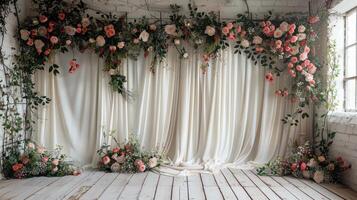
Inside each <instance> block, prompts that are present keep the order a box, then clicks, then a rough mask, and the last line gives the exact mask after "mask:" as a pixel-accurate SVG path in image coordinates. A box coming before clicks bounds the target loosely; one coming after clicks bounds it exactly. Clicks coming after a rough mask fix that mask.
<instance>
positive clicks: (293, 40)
mask: <svg viewBox="0 0 357 200" xmlns="http://www.w3.org/2000/svg"><path fill="white" fill-rule="evenodd" d="M297 40H298V37H297V36H295V35H294V36H292V37H291V38H290V42H291V43H295V42H296V41H297Z"/></svg>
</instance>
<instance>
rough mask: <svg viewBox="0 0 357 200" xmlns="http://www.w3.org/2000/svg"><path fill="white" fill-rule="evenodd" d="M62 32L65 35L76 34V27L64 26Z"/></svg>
mask: <svg viewBox="0 0 357 200" xmlns="http://www.w3.org/2000/svg"><path fill="white" fill-rule="evenodd" d="M64 32H65V33H67V35H71V36H73V35H75V34H76V28H74V27H73V26H65V27H64Z"/></svg>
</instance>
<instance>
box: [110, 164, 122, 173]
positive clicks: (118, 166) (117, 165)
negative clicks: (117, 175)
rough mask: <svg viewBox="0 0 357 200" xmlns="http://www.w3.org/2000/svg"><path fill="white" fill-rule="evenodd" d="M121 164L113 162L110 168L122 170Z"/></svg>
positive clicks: (113, 170) (114, 170) (117, 170)
mask: <svg viewBox="0 0 357 200" xmlns="http://www.w3.org/2000/svg"><path fill="white" fill-rule="evenodd" d="M120 169H121V166H120V164H119V163H117V162H116V163H113V164H112V166H110V170H111V171H112V172H120Z"/></svg>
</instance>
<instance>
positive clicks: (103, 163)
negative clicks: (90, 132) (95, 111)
mask: <svg viewBox="0 0 357 200" xmlns="http://www.w3.org/2000/svg"><path fill="white" fill-rule="evenodd" d="M113 139H114V141H115V142H116V144H117V146H116V147H114V148H112V147H111V146H110V145H107V144H104V145H102V147H101V148H100V149H99V150H98V151H97V153H98V155H99V156H100V158H101V159H100V161H99V162H98V168H99V169H100V170H103V171H107V172H121V173H137V172H144V171H147V170H151V169H153V168H155V167H158V166H160V164H161V163H162V156H161V155H160V154H159V153H157V152H144V151H142V150H141V148H140V145H139V143H138V141H137V139H135V138H134V137H132V138H131V139H130V140H129V141H128V142H127V143H125V144H123V145H120V144H119V143H118V142H117V140H116V139H115V137H113Z"/></svg>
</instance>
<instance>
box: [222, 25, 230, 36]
mask: <svg viewBox="0 0 357 200" xmlns="http://www.w3.org/2000/svg"><path fill="white" fill-rule="evenodd" d="M222 33H223V34H224V35H228V33H229V28H228V27H227V26H225V27H223V28H222Z"/></svg>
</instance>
